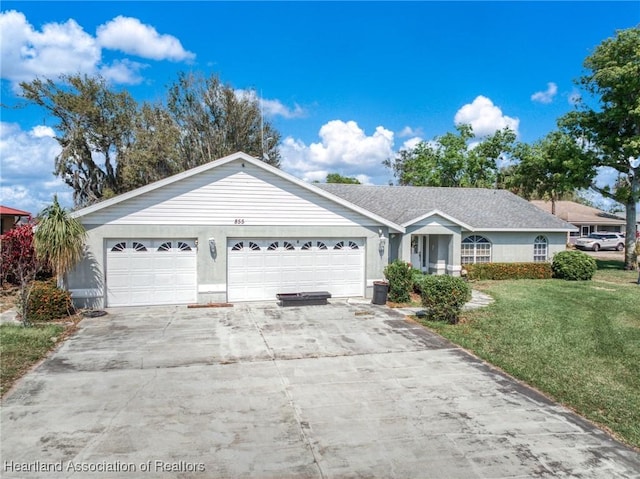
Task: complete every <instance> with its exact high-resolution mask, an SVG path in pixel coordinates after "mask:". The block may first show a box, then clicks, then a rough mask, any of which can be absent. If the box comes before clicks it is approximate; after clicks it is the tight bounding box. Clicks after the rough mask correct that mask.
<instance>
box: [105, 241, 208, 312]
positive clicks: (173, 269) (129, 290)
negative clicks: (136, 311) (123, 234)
mask: <svg viewBox="0 0 640 479" xmlns="http://www.w3.org/2000/svg"><path fill="white" fill-rule="evenodd" d="M106 262H107V265H106V270H107V274H106V280H107V281H106V282H107V284H106V290H107V306H138V305H151V304H181V303H192V302H195V301H196V296H197V283H196V281H197V278H196V246H195V240H193V239H114V240H107V258H106Z"/></svg>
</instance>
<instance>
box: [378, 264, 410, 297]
mask: <svg viewBox="0 0 640 479" xmlns="http://www.w3.org/2000/svg"><path fill="white" fill-rule="evenodd" d="M384 277H385V278H387V281H389V297H388V299H389V301H391V302H393V303H408V302H409V301H411V294H410V293H411V291H412V288H413V281H412V277H413V274H412V269H411V265H410V264H409V263H407V262H406V261H401V260H399V259H397V260H395V261H394V262H393V263H389V264H388V265H387V266H386V267H385V268H384Z"/></svg>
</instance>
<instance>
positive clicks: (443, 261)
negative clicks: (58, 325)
mask: <svg viewBox="0 0 640 479" xmlns="http://www.w3.org/2000/svg"><path fill="white" fill-rule="evenodd" d="M73 216H75V217H76V218H78V219H79V220H80V221H81V222H82V223H83V224H84V226H85V228H86V230H87V233H88V239H87V247H86V255H85V258H84V260H83V261H82V262H81V263H80V264H79V265H78V266H77V267H76V268H75V269H74V270H73V271H72V272H71V273H70V274H69V276H68V278H67V284H68V287H69V289H70V291H71V293H72V297H73V299H74V302H75V303H76V304H77V305H79V306H84V307H93V308H104V307H115V306H134V305H153V304H188V303H209V302H239V301H257V300H275V298H276V294H278V293H290V292H302V291H329V292H330V293H331V294H332V296H333V297H334V298H336V297H371V295H372V291H373V282H374V281H376V280H380V279H383V277H384V276H383V269H384V267H385V266H386V265H387V264H388V263H389V262H391V261H393V260H394V259H396V258H400V259H403V260H405V261H410V262H411V263H412V264H413V265H414V267H416V268H419V269H421V270H423V271H425V272H431V273H436V274H452V275H457V274H460V271H461V268H462V265H463V264H465V263H475V262H530V261H547V260H550V259H551V257H552V256H553V254H554V253H555V252H557V251H561V250H564V249H565V246H566V245H565V243H566V237H567V233H568V232H570V231H572V230H574V229H575V228H574V227H573V226H572V225H571V224H569V223H566V222H565V221H563V220H561V219H559V218H557V217H555V216H553V215H551V214H548V213H546V212H544V211H542V210H540V209H539V208H536V207H535V206H533V205H532V204H530V203H529V202H528V201H526V200H524V199H521V198H519V197H517V196H515V195H513V194H511V193H509V192H507V191H502V190H489V189H474V188H421V187H404V186H364V185H339V184H310V183H307V182H304V181H302V180H300V179H298V178H295V177H294V176H292V175H289V174H287V173H285V172H283V171H281V170H279V169H277V168H273V167H271V166H269V165H267V164H265V163H264V162H262V161H260V160H257V159H255V158H253V157H251V156H249V155H247V154H244V153H236V154H233V155H229V156H227V157H225V158H222V159H219V160H216V161H214V162H211V163H208V164H205V165H202V166H199V167H196V168H193V169H191V170H188V171H185V172H183V173H180V174H178V175H175V176H172V177H169V178H166V179H164V180H161V181H158V182H155V183H152V184H149V185H146V186H144V187H142V188H138V189H136V190H133V191H130V192H128V193H124V194H122V195H119V196H117V197H114V198H111V199H108V200H105V201H103V202H100V203H97V204H94V205H91V206H89V207H86V208H83V209H81V210H78V211H76V212H74V213H73Z"/></svg>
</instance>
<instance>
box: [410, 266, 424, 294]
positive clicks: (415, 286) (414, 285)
mask: <svg viewBox="0 0 640 479" xmlns="http://www.w3.org/2000/svg"><path fill="white" fill-rule="evenodd" d="M423 278H424V273H423V272H422V271H420V270H419V269H415V268H414V269H412V270H411V289H412V291H413V292H414V293H417V294H420V293H421V291H422V288H421V284H422V279H423Z"/></svg>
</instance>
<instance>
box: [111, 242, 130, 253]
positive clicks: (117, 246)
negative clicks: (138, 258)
mask: <svg viewBox="0 0 640 479" xmlns="http://www.w3.org/2000/svg"><path fill="white" fill-rule="evenodd" d="M125 249H127V243H125V242H124V241H121V242H120V243H118V244H115V245H113V248H111V251H113V252H114V253H119V252H120V251H124V250H125Z"/></svg>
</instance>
